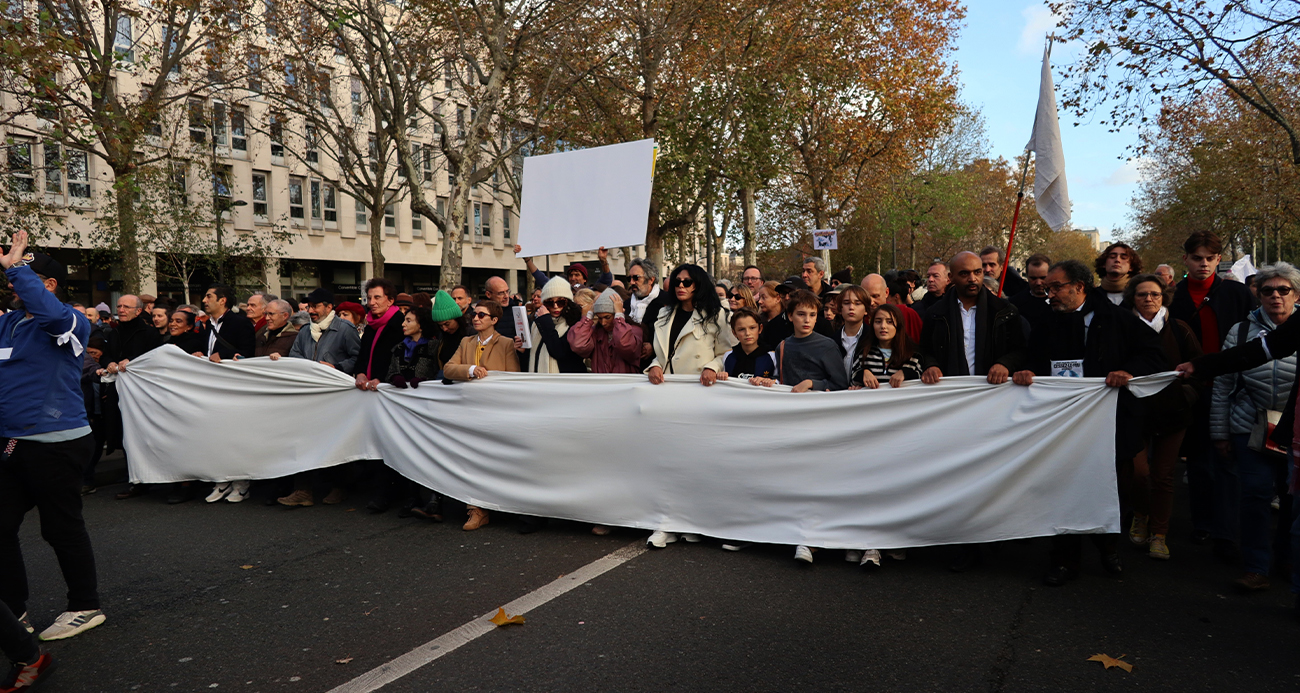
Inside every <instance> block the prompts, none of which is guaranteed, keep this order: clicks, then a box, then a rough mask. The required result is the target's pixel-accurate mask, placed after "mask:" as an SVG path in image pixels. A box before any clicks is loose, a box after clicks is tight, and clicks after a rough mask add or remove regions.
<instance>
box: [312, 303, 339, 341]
mask: <svg viewBox="0 0 1300 693" xmlns="http://www.w3.org/2000/svg"><path fill="white" fill-rule="evenodd" d="M332 322H334V311H332V310H331V311H330V312H329V313H327V314H326V315H325V317H323V318H321V319H320V322H313V323H312V324H311V341H313V342H319V341H320V336H321V335H322V334H324V333H325V330H328V329H329V328H330V323H332Z"/></svg>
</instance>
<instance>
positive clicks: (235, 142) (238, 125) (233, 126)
mask: <svg viewBox="0 0 1300 693" xmlns="http://www.w3.org/2000/svg"><path fill="white" fill-rule="evenodd" d="M230 147H231V148H232V149H234V150H235V151H240V152H247V151H248V131H247V129H246V126H245V123H244V112H243V111H241V110H238V109H232V110H231V111H230Z"/></svg>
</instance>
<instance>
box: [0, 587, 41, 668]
mask: <svg viewBox="0 0 1300 693" xmlns="http://www.w3.org/2000/svg"><path fill="white" fill-rule="evenodd" d="M0 652H3V653H5V656H6V657H8V658H9V661H11V662H22V663H23V664H31V663H32V662H34V661H36V658H37V657H40V656H41V648H40V645H38V644H37V643H36V636H35V635H32V634H31V633H28V632H27V628H26V627H24V626H23V622H22V621H19V620H18V617H17V616H15V615H14V612H12V611H10V610H9V607H7V606H5V605H4V602H0Z"/></svg>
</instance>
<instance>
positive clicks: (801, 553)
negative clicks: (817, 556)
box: [794, 546, 813, 563]
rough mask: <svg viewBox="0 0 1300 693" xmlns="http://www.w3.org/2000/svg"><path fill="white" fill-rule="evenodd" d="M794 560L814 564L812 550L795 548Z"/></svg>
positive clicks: (803, 547)
mask: <svg viewBox="0 0 1300 693" xmlns="http://www.w3.org/2000/svg"><path fill="white" fill-rule="evenodd" d="M794 560H796V561H803V562H804V563H812V562H813V557H812V549H810V548H808V547H807V546H796V547H794Z"/></svg>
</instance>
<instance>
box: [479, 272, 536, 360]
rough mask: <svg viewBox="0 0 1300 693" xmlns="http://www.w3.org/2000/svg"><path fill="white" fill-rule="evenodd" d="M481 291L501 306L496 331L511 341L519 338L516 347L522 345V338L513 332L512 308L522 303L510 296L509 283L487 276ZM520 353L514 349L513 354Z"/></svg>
mask: <svg viewBox="0 0 1300 693" xmlns="http://www.w3.org/2000/svg"><path fill="white" fill-rule="evenodd" d="M483 293H484V294H485V295H486V296H487V298H488V300H490V301H496V304H497V305H499V306H501V319H500V320H498V321H497V333H498V334H500V335H501V336H502V337H505V338H506V339H508V340H511V341H515V340H521V341H519V342H518V343H517V344H516V347H522V345H523V342H522V339H523V338H522V337H520V336H519V335H518V334H516V333H515V315H514V308H515V306H522V305H523V303H521V302H520V301H519V300H517V299H514V298H511V297H510V284H508V283H506V280H504V279H502V278H501V277H495V276H493V277H488V280H487V282H486V283H485V284H484V287H483ZM520 355H521V352H520V351H518V350H516V351H515V356H516V357H519V356H520ZM524 358H525V359H526V358H527V357H526V356H525V357H524ZM525 363H526V361H525Z"/></svg>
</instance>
